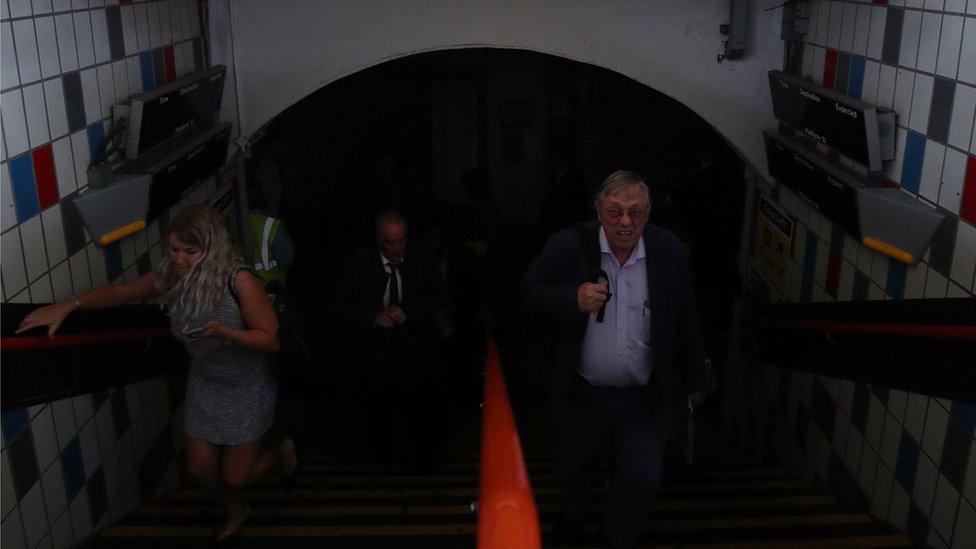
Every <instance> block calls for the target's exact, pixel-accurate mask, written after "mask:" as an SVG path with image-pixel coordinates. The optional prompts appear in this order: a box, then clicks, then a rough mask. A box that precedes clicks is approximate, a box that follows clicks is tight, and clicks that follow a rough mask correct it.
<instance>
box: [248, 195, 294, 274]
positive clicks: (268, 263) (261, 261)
mask: <svg viewBox="0 0 976 549" xmlns="http://www.w3.org/2000/svg"><path fill="white" fill-rule="evenodd" d="M250 221H251V236H252V237H253V238H252V239H251V240H252V241H253V242H254V248H253V250H252V252H253V253H252V254H251V257H253V258H254V275H255V276H257V277H258V278H259V279H261V282H262V283H263V284H264V285H268V284H270V283H271V282H275V281H277V282H279V283H281V284H284V283H285V270H284V269H282V268H281V267H279V266H278V261H277V260H276V259H275V258H274V257H272V255H271V244H272V243H273V242H274V239H275V237H276V236H278V228H279V227H280V226H281V220H280V219H275V218H273V217H269V216H267V215H265V214H261V213H252V214H251V215H250Z"/></svg>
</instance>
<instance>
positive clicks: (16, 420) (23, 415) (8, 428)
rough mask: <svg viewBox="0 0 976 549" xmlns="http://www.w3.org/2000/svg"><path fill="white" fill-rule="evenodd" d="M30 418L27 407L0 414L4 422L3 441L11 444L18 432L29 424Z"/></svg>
mask: <svg viewBox="0 0 976 549" xmlns="http://www.w3.org/2000/svg"><path fill="white" fill-rule="evenodd" d="M29 419H30V415H29V414H28V413H27V408H19V409H17V410H10V411H9V412H4V413H3V415H0V423H2V424H3V441H4V442H5V443H6V444H10V441H11V440H13V439H14V437H15V436H17V433H19V432H20V430H21V429H23V428H24V426H25V425H27V421H28V420H29Z"/></svg>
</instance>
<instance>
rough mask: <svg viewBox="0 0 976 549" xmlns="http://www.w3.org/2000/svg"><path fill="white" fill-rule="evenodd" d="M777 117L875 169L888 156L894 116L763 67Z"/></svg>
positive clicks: (890, 154) (891, 146) (890, 155)
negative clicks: (766, 71)
mask: <svg viewBox="0 0 976 549" xmlns="http://www.w3.org/2000/svg"><path fill="white" fill-rule="evenodd" d="M769 92H770V95H771V96H772V100H773V114H774V115H775V116H776V118H777V119H779V120H782V121H783V122H785V123H787V124H789V125H790V126H793V127H794V128H796V129H797V130H798V131H800V132H802V133H804V134H806V135H808V136H810V137H812V138H813V139H815V140H816V141H818V142H820V143H822V144H823V145H826V146H828V147H830V148H832V149H836V150H837V151H838V152H840V153H841V154H844V155H846V156H848V157H850V158H852V159H853V160H854V161H855V162H858V163H860V164H863V165H864V166H866V167H867V169H868V170H869V171H873V172H876V171H880V170H881V169H882V164H881V163H882V161H883V160H891V159H892V158H894V149H895V143H894V139H895V114H894V111H890V110H885V109H879V108H877V107H875V106H874V105H871V104H870V103H865V102H864V101H861V100H859V99H854V98H853V97H848V96H846V95H844V94H841V93H837V92H835V91H833V90H830V89H828V88H825V87H823V86H821V85H819V84H816V83H814V82H811V81H809V80H804V79H802V78H798V77H796V76H792V75H789V74H786V73H784V72H782V71H769Z"/></svg>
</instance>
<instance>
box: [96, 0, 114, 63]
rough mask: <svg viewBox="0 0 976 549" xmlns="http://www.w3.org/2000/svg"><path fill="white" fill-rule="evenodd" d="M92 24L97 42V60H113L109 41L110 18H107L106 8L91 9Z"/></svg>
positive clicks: (102, 61) (99, 61)
mask: <svg viewBox="0 0 976 549" xmlns="http://www.w3.org/2000/svg"><path fill="white" fill-rule="evenodd" d="M91 26H92V38H93V39H94V43H95V62H96V63H104V62H106V61H111V60H112V47H111V46H110V45H109V42H108V20H107V19H106V18H105V10H92V11H91Z"/></svg>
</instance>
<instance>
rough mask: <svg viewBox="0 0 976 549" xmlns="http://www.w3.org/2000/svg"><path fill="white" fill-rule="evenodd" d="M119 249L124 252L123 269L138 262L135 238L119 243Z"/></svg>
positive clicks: (128, 238)
mask: <svg viewBox="0 0 976 549" xmlns="http://www.w3.org/2000/svg"><path fill="white" fill-rule="evenodd" d="M119 248H120V249H121V250H122V267H128V266H129V265H132V263H133V262H135V260H136V244H135V236H134V235H133V236H130V237H127V238H123V239H122V240H121V241H120V242H119Z"/></svg>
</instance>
